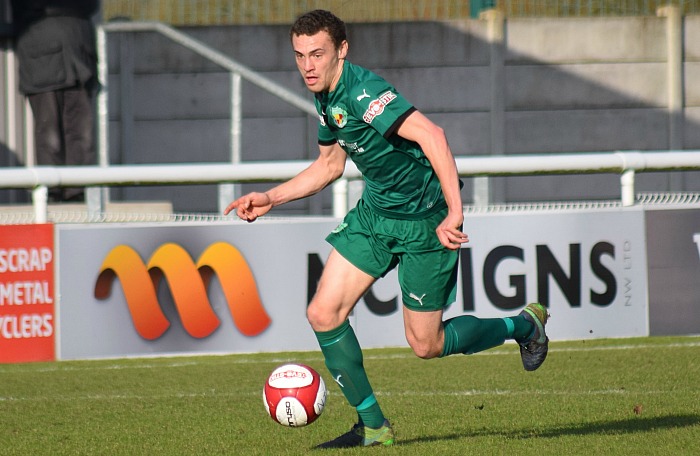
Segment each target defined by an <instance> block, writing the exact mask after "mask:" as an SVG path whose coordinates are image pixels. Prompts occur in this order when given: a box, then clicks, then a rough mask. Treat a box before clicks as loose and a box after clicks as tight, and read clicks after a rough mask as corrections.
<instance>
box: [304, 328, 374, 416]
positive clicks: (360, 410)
mask: <svg viewBox="0 0 700 456" xmlns="http://www.w3.org/2000/svg"><path fill="white" fill-rule="evenodd" d="M315 334H316V339H318V343H319V345H320V346H321V352H322V353H323V356H324V357H325V360H326V367H328V370H329V371H330V373H331V376H333V380H335V382H336V383H337V384H338V386H340V390H341V391H342V392H343V395H345V398H346V399H347V400H348V402H349V403H350V405H352V406H353V407H355V409H356V410H357V414H358V417H359V421H360V422H361V423H364V424H365V425H366V426H369V427H372V428H380V427H381V426H382V425H383V424H384V414H383V413H382V409H381V408H380V407H379V403H378V402H377V399H376V398H375V397H374V392H373V391H372V386H371V385H370V384H369V379H368V378H367V373H366V372H365V367H364V364H363V360H362V349H361V348H360V344H359V342H358V341H357V337H356V336H355V331H353V329H352V326H350V323H349V322H348V321H347V320H346V321H345V322H344V323H343V324H341V325H340V326H339V327H337V328H336V329H332V330H330V331H324V332H315Z"/></svg>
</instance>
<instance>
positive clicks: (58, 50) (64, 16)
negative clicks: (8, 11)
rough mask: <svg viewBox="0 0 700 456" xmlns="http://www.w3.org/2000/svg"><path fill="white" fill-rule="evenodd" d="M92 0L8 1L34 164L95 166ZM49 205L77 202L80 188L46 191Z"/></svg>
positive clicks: (94, 7)
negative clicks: (28, 107) (31, 126)
mask: <svg viewBox="0 0 700 456" xmlns="http://www.w3.org/2000/svg"><path fill="white" fill-rule="evenodd" d="M98 10H99V3H98V0H12V14H13V20H14V24H15V27H16V31H17V34H16V37H17V38H16V51H17V58H18V61H19V88H20V92H22V93H23V94H24V95H26V96H27V98H28V99H29V104H30V105H31V108H32V113H33V115H34V138H35V149H36V162H37V164H38V165H47V166H61V165H66V166H80V165H92V164H94V163H95V139H94V138H95V131H94V126H95V104H94V100H95V94H96V89H97V85H98V84H97V51H96V43H95V28H94V24H93V22H92V16H93V15H94V14H96V13H97V12H98ZM49 200H50V201H82V200H84V193H83V189H81V188H63V189H60V188H52V189H50V190H49Z"/></svg>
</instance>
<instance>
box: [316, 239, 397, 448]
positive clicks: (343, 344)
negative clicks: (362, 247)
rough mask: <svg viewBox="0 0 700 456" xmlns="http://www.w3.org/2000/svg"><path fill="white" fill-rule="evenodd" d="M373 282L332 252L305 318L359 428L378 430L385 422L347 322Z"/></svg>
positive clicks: (358, 348)
mask: <svg viewBox="0 0 700 456" xmlns="http://www.w3.org/2000/svg"><path fill="white" fill-rule="evenodd" d="M375 280H376V279H375V278H374V277H372V276H370V275H368V274H367V273H365V272H363V271H361V270H360V269H358V268H357V267H355V266H353V264H352V263H350V262H349V261H348V260H347V259H345V258H344V257H343V256H342V255H340V254H339V253H338V252H337V251H336V250H333V251H331V254H330V256H329V257H328V261H327V262H326V265H325V267H324V270H323V274H322V275H321V280H320V281H319V284H318V290H317V291H316V294H315V296H314V298H313V299H312V301H311V304H310V305H309V307H308V309H307V316H308V319H309V322H310V323H311V327H312V328H313V330H314V333H315V334H316V338H317V339H318V342H319V345H320V347H321V352H322V353H323V356H324V358H325V362H326V366H327V367H328V370H329V371H330V373H331V376H332V377H333V380H334V381H335V382H336V383H337V384H338V386H339V387H340V389H341V391H342V392H343V395H344V396H345V398H346V399H347V401H348V402H349V403H350V405H352V406H353V407H355V409H356V410H357V414H358V420H359V424H360V425H361V426H363V425H364V426H368V427H370V428H381V427H382V426H383V425H384V422H385V420H386V419H385V417H384V414H383V413H382V410H381V408H380V407H379V403H378V402H377V400H376V398H375V396H374V392H373V390H372V386H371V385H370V382H369V379H368V378H367V373H366V372H365V368H364V363H363V357H362V351H361V348H360V344H359V342H358V341H357V337H356V336H355V332H354V330H353V328H352V326H350V324H349V322H348V315H349V314H350V312H351V311H352V309H353V307H354V306H355V304H356V303H357V301H358V300H359V299H360V297H362V295H363V294H364V293H365V292H366V291H367V289H368V288H369V287H370V285H372V283H374V281H375ZM356 435H357V434H356V433H354V434H353V436H356ZM360 443H361V442H359V441H358V442H356V443H355V444H360Z"/></svg>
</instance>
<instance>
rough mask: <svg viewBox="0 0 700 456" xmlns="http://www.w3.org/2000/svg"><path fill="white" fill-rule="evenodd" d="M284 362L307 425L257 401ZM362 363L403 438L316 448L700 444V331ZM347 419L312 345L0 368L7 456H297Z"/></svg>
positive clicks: (592, 450) (667, 449)
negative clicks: (310, 399)
mask: <svg viewBox="0 0 700 456" xmlns="http://www.w3.org/2000/svg"><path fill="white" fill-rule="evenodd" d="M290 360H291V361H298V362H304V363H307V364H309V365H311V366H312V367H315V368H316V369H318V370H319V372H321V374H322V375H323V376H324V378H325V379H326V383H327V385H328V387H329V390H330V392H331V394H330V397H329V399H328V402H327V406H326V410H325V411H324V413H323V415H322V416H321V418H319V420H318V421H317V422H315V423H314V424H312V425H311V426H307V427H305V428H299V429H289V428H285V427H282V426H279V425H277V424H275V423H274V422H273V421H272V420H271V419H270V418H269V417H268V416H267V415H266V414H265V409H264V407H263V404H262V393H261V391H262V385H263V382H264V380H265V378H266V376H267V374H268V373H269V372H270V371H271V370H272V369H273V368H274V367H275V366H276V365H278V364H280V363H282V362H285V361H290ZM365 365H366V367H367V370H368V372H369V374H370V377H371V379H372V381H373V384H374V385H375V390H376V393H377V396H378V398H379V400H380V403H381V404H382V407H383V408H384V411H385V413H386V414H387V415H388V417H389V418H390V419H391V420H392V422H393V424H394V428H395V431H396V434H397V439H398V444H397V445H396V446H394V447H391V448H367V449H350V450H342V451H337V452H336V451H319V452H318V453H319V454H360V453H362V454H378V453H380V452H381V453H382V454H398V455H433V454H434V455H452V454H461V455H470V454H474V455H493V454H504V455H505V454H509V455H511V454H513V455H515V454H517V455H530V454H533V455H549V454H551V455H555V454H556V455H565V454H581V455H584V454H585V455H591V454H594V455H596V454H600V455H603V454H605V455H609V454H621V455H628V454H634V455H647V454H660V455H667V456H670V455H674V456H675V455H682V454H697V451H698V448H700V337H674V338H670V337H664V338H641V339H620V340H596V341H585V342H584V341H577V342H557V343H552V344H551V347H550V354H549V358H548V359H547V362H546V363H545V364H544V365H543V366H542V368H540V369H539V370H538V371H536V372H531V373H527V372H525V371H523V369H522V367H521V365H520V357H519V355H518V353H517V347H516V346H515V345H513V344H507V345H504V346H503V347H499V348H497V349H494V350H491V351H489V352H486V353H482V354H478V355H474V356H470V357H465V356H453V357H450V358H447V359H440V360H430V361H423V360H419V359H417V358H415V357H414V356H413V355H412V354H411V353H410V352H409V351H408V350H406V349H383V350H367V351H366V352H365ZM635 406H641V413H635V411H634V409H635ZM354 419H355V414H354V411H353V410H352V409H351V408H350V407H349V406H348V405H347V404H346V403H345V400H344V398H343V397H342V396H341V394H340V392H339V389H338V388H337V386H336V385H335V384H334V383H333V382H332V381H331V380H330V378H329V376H328V374H327V371H326V370H325V367H324V366H323V361H322V359H321V356H320V354H319V353H314V352H311V353H277V354H255V355H233V356H211V357H178V358H157V359H127V360H100V361H79V362H56V363H34V364H15V365H0V454H2V455H94V454H104V455H219V454H221V455H223V454H241V455H258V454H266V455H267V454H269V455H281V454H290V455H291V454H295V455H297V454H298V455H300V454H306V453H309V452H310V449H311V448H312V447H313V446H314V445H315V444H317V443H320V442H322V441H325V440H328V439H330V438H333V437H336V436H337V435H339V434H340V433H343V432H345V431H347V430H348V429H349V428H350V426H351V425H352V423H353V422H354Z"/></svg>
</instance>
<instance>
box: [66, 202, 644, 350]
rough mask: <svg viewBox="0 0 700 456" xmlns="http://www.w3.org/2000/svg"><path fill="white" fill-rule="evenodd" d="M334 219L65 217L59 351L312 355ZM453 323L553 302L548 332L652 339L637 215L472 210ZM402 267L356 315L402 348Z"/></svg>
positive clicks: (367, 340) (366, 329) (365, 333)
mask: <svg viewBox="0 0 700 456" xmlns="http://www.w3.org/2000/svg"><path fill="white" fill-rule="evenodd" d="M337 223H338V222H337V220H335V219H330V218H322V219H321V218H319V219H307V218H299V219H284V220H275V219H269V220H261V221H258V222H256V223H253V224H245V223H239V222H225V223H224V222H220V223H219V222H217V223H187V224H183V223H177V224H139V225H135V224H128V225H127V224H124V225H57V226H56V244H57V255H58V258H59V261H58V273H57V277H58V281H57V282H58V288H59V290H58V292H59V305H58V314H59V316H58V325H59V328H60V329H59V331H60V337H59V342H58V351H57V352H58V358H59V359H83V358H100V357H121V356H143V355H158V354H183V353H190V354H192V353H194V354H196V353H246V352H258V351H287V350H316V349H318V346H317V343H316V340H315V338H314V335H313V332H312V331H311V329H310V327H309V325H308V323H307V321H306V317H305V309H306V305H307V303H308V300H309V298H310V293H312V290H313V288H314V286H315V283H316V282H315V281H316V280H317V279H318V275H319V274H320V271H321V268H322V265H323V262H325V260H326V257H327V255H328V253H329V251H330V246H329V245H328V244H327V243H326V242H325V240H324V238H325V236H326V234H327V233H328V232H329V231H330V230H332V229H333V228H334V227H335V226H336V225H337ZM465 231H466V232H467V233H468V234H469V237H470V243H469V244H467V245H466V246H465V248H463V249H462V250H461V264H460V275H459V279H458V292H457V302H455V303H454V304H453V305H452V306H451V307H450V308H449V310H448V311H447V314H446V316H447V317H453V316H456V315H460V314H465V313H466V314H472V315H476V316H479V317H503V316H508V315H513V314H516V313H518V312H519V311H520V309H521V308H522V307H523V306H524V305H525V304H527V303H528V302H532V301H543V303H545V304H546V305H548V307H549V308H550V312H551V314H552V320H551V323H550V325H548V334H549V335H550V338H551V339H581V338H593V337H595V338H598V337H627V336H643V335H647V334H648V302H647V301H648V300H647V286H646V254H645V239H644V219H643V212H642V211H641V210H634V209H625V210H623V209H615V210H596V211H592V210H591V211H572V212H568V213H562V212H557V213H554V212H537V213H532V212H528V213H526V212H517V213H504V214H484V215H467V218H466V221H465ZM398 296H399V290H398V285H397V282H396V272H395V271H392V272H391V273H390V274H388V275H387V277H385V278H384V279H381V280H380V281H379V282H377V284H375V286H374V287H373V288H372V289H371V290H370V292H369V293H368V294H367V295H366V296H365V297H364V298H363V299H362V300H361V301H360V303H359V304H358V306H357V308H356V310H355V312H354V314H353V316H352V317H351V322H352V323H353V326H354V327H355V329H356V331H357V334H358V338H359V339H360V342H361V343H362V345H363V346H365V347H386V346H405V345H406V342H405V338H404V333H403V323H402V317H401V311H400V310H401V303H400V302H399V299H398Z"/></svg>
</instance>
